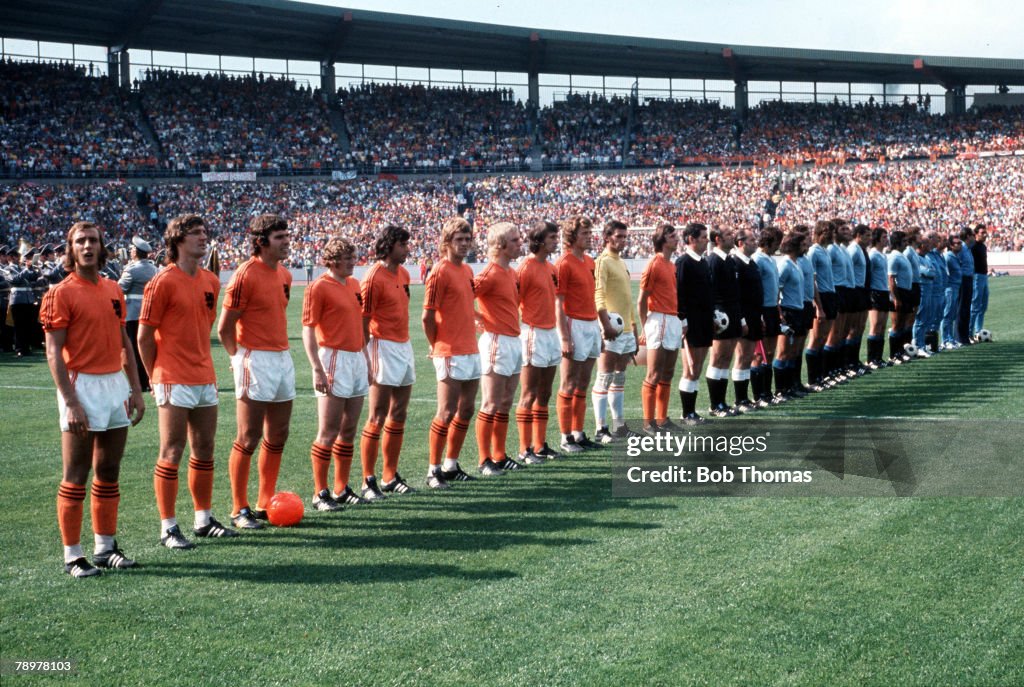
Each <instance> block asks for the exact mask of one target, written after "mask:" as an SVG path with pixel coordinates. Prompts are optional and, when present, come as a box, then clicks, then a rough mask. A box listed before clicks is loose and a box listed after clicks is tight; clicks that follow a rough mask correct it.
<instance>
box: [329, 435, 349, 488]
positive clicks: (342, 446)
mask: <svg viewBox="0 0 1024 687" xmlns="http://www.w3.org/2000/svg"><path fill="white" fill-rule="evenodd" d="M354 453H355V446H353V444H352V442H350V441H342V440H341V439H336V440H335V441H334V444H332V445H331V457H332V458H333V459H334V493H335V494H340V493H342V492H344V491H345V487H347V486H348V480H349V477H351V475H352V455H353V454H354Z"/></svg>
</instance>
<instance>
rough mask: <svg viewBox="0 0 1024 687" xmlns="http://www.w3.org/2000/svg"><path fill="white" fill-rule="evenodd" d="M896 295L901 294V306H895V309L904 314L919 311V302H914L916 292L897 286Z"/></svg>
mask: <svg viewBox="0 0 1024 687" xmlns="http://www.w3.org/2000/svg"><path fill="white" fill-rule="evenodd" d="M896 295H897V296H899V299H900V307H898V308H896V307H893V311H895V312H898V313H903V314H906V313H912V312H917V304H916V303H914V292H913V291H912V290H911V289H901V288H899V287H897V288H896Z"/></svg>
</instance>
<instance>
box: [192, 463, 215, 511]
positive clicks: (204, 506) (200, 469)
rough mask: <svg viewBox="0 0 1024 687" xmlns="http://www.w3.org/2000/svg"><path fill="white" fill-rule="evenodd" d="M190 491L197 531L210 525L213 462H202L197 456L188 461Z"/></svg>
mask: <svg viewBox="0 0 1024 687" xmlns="http://www.w3.org/2000/svg"><path fill="white" fill-rule="evenodd" d="M188 490H189V492H190V493H191V494H192V506H193V507H194V508H195V511H196V512H195V526H196V529H198V528H200V527H206V526H207V525H209V524H210V509H211V508H212V507H213V461H212V460H200V459H198V458H196V457H195V456H191V457H189V459H188Z"/></svg>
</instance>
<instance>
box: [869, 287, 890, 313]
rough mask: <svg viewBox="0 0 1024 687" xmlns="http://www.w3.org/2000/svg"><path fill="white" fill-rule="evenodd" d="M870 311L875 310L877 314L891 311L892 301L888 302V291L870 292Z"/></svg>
mask: <svg viewBox="0 0 1024 687" xmlns="http://www.w3.org/2000/svg"><path fill="white" fill-rule="evenodd" d="M870 309H871V310H877V311H878V312H890V311H891V310H892V301H891V300H889V292H888V291H874V290H873V291H871V308H870Z"/></svg>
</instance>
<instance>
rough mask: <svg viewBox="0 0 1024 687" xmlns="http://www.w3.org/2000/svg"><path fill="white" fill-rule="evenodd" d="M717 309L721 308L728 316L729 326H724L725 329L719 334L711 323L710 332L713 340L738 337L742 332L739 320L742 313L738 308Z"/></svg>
mask: <svg viewBox="0 0 1024 687" xmlns="http://www.w3.org/2000/svg"><path fill="white" fill-rule="evenodd" d="M719 310H722V311H723V312H724V313H725V314H726V315H728V316H729V326H728V327H726V328H725V331H723V332H722V333H720V334H719V333H718V332H715V331H714V326H713V325H712V333H713V337H714V340H715V341H725V340H727V339H738V338H740V336H741V335H742V334H743V326H742V325H741V324H740V320H741V319H742V318H743V315H742V314H741V313H740V311H739V310H725V309H723V308H719ZM748 324H749V323H748Z"/></svg>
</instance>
